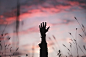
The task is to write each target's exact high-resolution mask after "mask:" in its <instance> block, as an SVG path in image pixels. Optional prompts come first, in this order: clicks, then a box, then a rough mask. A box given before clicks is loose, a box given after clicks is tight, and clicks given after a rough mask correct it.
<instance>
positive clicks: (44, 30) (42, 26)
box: [39, 22, 50, 36]
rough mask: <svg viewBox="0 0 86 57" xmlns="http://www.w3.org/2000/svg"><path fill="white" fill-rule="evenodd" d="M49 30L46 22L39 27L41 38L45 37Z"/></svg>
mask: <svg viewBox="0 0 86 57" xmlns="http://www.w3.org/2000/svg"><path fill="white" fill-rule="evenodd" d="M49 28H50V27H48V28H46V22H45V24H44V22H42V23H41V25H39V29H40V33H41V36H45V35H46V32H47V31H48V30H49Z"/></svg>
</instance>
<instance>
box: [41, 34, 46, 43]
mask: <svg viewBox="0 0 86 57" xmlns="http://www.w3.org/2000/svg"><path fill="white" fill-rule="evenodd" d="M41 39H42V42H46V34H44V35H42V36H41Z"/></svg>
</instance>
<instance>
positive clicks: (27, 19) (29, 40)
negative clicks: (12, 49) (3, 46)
mask: <svg viewBox="0 0 86 57" xmlns="http://www.w3.org/2000/svg"><path fill="white" fill-rule="evenodd" d="M16 7H17V0H0V34H1V32H2V31H3V29H4V28H5V26H6V24H7V22H8V26H7V27H6V29H5V31H4V33H9V35H10V37H11V41H9V42H10V43H13V38H15V33H14V32H13V31H14V30H15V24H16ZM85 15H86V0H21V1H20V24H19V25H20V26H19V47H20V51H22V52H23V53H30V54H31V53H32V50H31V47H32V45H33V44H34V46H35V47H34V48H35V52H34V53H35V55H34V56H35V57H37V56H39V55H38V54H39V47H38V44H39V43H40V41H41V38H40V37H41V36H40V33H39V25H40V23H41V22H47V26H50V29H49V32H48V33H47V37H46V38H47V42H48V47H49V49H48V51H49V57H52V56H53V57H55V56H56V52H55V51H54V50H53V49H52V47H54V48H55V49H56V51H58V50H59V47H58V45H59V46H60V49H61V51H62V54H63V55H68V54H67V52H68V50H67V49H66V48H65V47H64V46H63V45H62V44H65V45H66V46H67V47H68V48H70V44H69V42H71V43H72V41H71V40H70V39H72V37H71V36H70V35H69V32H71V33H72V35H73V36H74V37H75V34H76V28H78V30H77V39H78V44H79V45H80V46H81V48H82V50H83V51H84V49H83V47H82V46H83V45H84V44H86V41H85V40H83V39H82V38H81V37H80V36H79V35H78V34H81V35H83V37H84V38H86V36H84V34H83V32H82V30H81V28H80V26H79V24H78V23H77V21H76V20H75V19H74V17H77V19H78V21H79V22H80V24H83V25H84V26H85V27H86V16H85ZM52 35H54V36H55V37H56V39H57V43H56V42H55V41H54V39H53V36H52ZM49 37H50V38H51V39H52V40H50V39H49ZM54 42H55V43H54ZM56 44H58V45H56ZM56 46H57V47H56ZM21 47H22V48H21ZM84 52H85V53H86V51H84ZM72 53H73V55H74V56H75V55H77V53H76V46H75V44H73V48H72ZM79 55H80V56H81V55H84V54H83V53H82V52H81V50H80V49H79ZM30 56H31V55H30Z"/></svg>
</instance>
